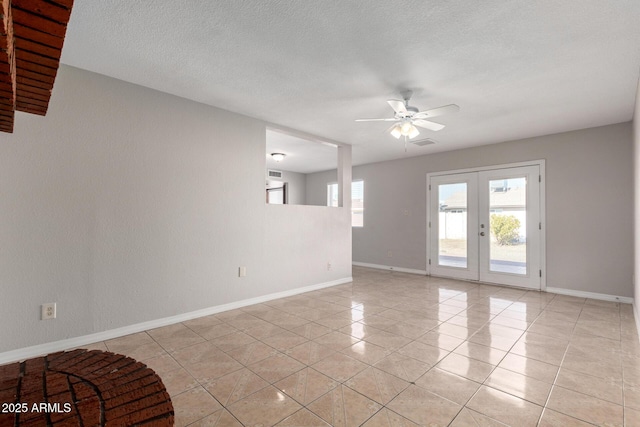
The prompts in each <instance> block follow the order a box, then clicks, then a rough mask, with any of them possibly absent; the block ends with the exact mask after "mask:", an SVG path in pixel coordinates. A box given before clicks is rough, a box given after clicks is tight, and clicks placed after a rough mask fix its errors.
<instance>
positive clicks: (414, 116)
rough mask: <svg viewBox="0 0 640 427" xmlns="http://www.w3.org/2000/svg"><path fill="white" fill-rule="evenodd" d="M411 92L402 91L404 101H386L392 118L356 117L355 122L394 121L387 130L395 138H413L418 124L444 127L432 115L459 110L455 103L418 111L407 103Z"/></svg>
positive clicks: (433, 129) (417, 133)
mask: <svg viewBox="0 0 640 427" xmlns="http://www.w3.org/2000/svg"><path fill="white" fill-rule="evenodd" d="M411 95H412V92H411V91H408V92H405V93H404V101H400V100H397V99H390V100H388V101H387V103H389V105H390V106H391V108H393V111H395V114H394V116H393V117H392V118H387V119H357V120H356V122H395V123H394V124H393V125H392V126H391V127H390V128H389V129H387V131H389V133H391V135H392V136H393V137H395V138H396V139H400V137H401V136H404V137H405V141H406V139H407V138H409V139H413V138H415V137H416V136H418V135H419V134H420V131H418V128H417V127H416V126H419V127H421V128H424V129H428V130H432V131H439V130H441V129H443V128H444V125H442V124H440V123H435V122H432V121H430V120H426V119H430V118H432V117H437V116H442V115H444V114H448V113H455V112H457V111H459V110H460V107H458V106H457V105H455V104H449V105H444V106H442V107H438V108H432V109H431V110H424V111H419V110H418V109H417V108H416V107H411V106H410V105H409V99H411Z"/></svg>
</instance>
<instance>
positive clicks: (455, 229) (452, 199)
mask: <svg viewBox="0 0 640 427" xmlns="http://www.w3.org/2000/svg"><path fill="white" fill-rule="evenodd" d="M438 204H439V212H438V264H439V265H441V266H445V267H459V268H467V184H466V183H464V182H462V183H455V184H441V185H439V186H438Z"/></svg>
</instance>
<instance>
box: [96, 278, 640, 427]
mask: <svg viewBox="0 0 640 427" xmlns="http://www.w3.org/2000/svg"><path fill="white" fill-rule="evenodd" d="M353 275H354V281H353V283H349V284H344V285H340V286H335V287H332V288H327V289H323V290H319V291H315V292H309V293H306V294H301V295H297V296H293V297H288V298H282V299H279V300H274V301H270V302H267V303H264V304H258V305H253V306H249V307H245V308H242V309H237V310H233V311H228V312H224V313H220V314H216V315H212V316H208V317H203V318H199V319H195V320H191V321H188V322H184V323H180V324H176V325H172V326H167V327H164V328H159V329H154V330H149V331H146V332H142V333H138V334H134V335H130V336H127V337H123V338H118V339H114V340H110V341H106V342H104V343H96V344H95V345H94V346H92V348H99V349H108V350H110V351H113V352H116V353H122V354H126V355H128V356H131V357H134V358H136V359H138V360H140V361H143V362H144V363H146V364H147V365H148V366H149V367H151V368H152V369H154V370H155V371H156V372H157V373H158V374H159V375H160V376H161V377H162V379H163V381H164V383H165V385H166V387H167V389H168V390H169V393H170V394H171V396H172V400H173V404H174V408H175V411H176V425H177V426H194V427H195V426H274V425H275V426H360V425H362V426H366V427H374V426H375V427H378V426H407V427H408V426H418V425H420V426H452V427H459V426H504V425H508V426H518V427H526V426H549V427H550V426H590V425H598V426H623V425H624V426H640V344H639V342H638V334H637V331H636V327H635V323H634V319H633V312H632V307H631V305H628V304H618V303H613V302H603V301H597V300H590V299H584V298H575V297H567V296H561V295H554V294H547V293H540V292H527V291H524V290H518V289H511V288H505V287H498V286H488V285H478V284H473V283H467V282H459V281H454V280H447V279H438V278H431V277H424V276H417V275H410V274H403V273H397V272H387V271H379V270H371V269H365V268H357V267H354V271H353Z"/></svg>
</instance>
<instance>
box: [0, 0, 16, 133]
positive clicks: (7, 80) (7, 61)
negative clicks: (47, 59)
mask: <svg viewBox="0 0 640 427" xmlns="http://www.w3.org/2000/svg"><path fill="white" fill-rule="evenodd" d="M0 13H1V14H2V17H1V18H2V19H0V63H1V64H2V67H1V68H2V71H3V72H2V73H0V87H1V88H2V90H3V91H4V92H6V93H8V94H9V96H7V97H3V98H2V100H3V103H2V104H0V111H2V113H3V114H2V118H1V120H0V130H2V131H4V132H13V119H14V115H15V110H16V57H15V44H14V39H13V19H12V17H11V0H0Z"/></svg>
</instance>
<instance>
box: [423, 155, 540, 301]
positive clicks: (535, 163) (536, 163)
mask: <svg viewBox="0 0 640 427" xmlns="http://www.w3.org/2000/svg"><path fill="white" fill-rule="evenodd" d="M522 166H538V167H539V168H540V224H541V226H542V230H541V233H540V270H541V275H540V290H541V291H546V290H547V257H546V244H547V238H546V235H547V227H546V223H547V222H546V188H545V187H546V184H545V183H546V175H545V174H546V168H545V160H544V159H539V160H531V161H526V162H517V163H504V164H498V165H491V166H481V167H474V168H465V169H453V170H445V171H439V172H429V173H427V177H426V199H427V221H426V224H425V226H426V230H427V241H426V247H427V248H426V249H427V257H426V259H425V262H426V266H427V268H426V270H427V276H431V275H432V274H431V265H430V264H429V260H430V259H431V258H433V257H432V256H431V255H432V254H431V244H430V243H431V232H432V229H431V223H432V222H433V219H432V218H431V200H430V199H431V198H430V197H429V190H430V189H429V183H430V181H431V178H432V177H434V176H442V175H453V174H462V173H469V172H483V171H490V170H496V169H508V168H517V167H522ZM434 277H437V276H434ZM460 280H463V279H460ZM473 282H477V283H483V282H479V281H476V280H473ZM489 284H495V283H489ZM499 286H507V285H499Z"/></svg>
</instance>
